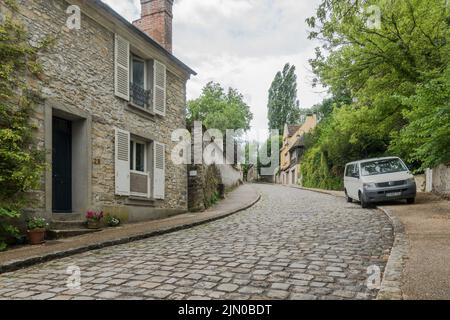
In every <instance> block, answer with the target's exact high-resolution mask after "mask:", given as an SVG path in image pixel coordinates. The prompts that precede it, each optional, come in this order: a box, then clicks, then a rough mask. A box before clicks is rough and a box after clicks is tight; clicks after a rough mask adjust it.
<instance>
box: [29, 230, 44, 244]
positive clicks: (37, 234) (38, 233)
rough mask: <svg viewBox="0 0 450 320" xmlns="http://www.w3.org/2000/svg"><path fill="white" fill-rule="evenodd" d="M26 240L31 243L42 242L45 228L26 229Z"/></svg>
mask: <svg viewBox="0 0 450 320" xmlns="http://www.w3.org/2000/svg"><path fill="white" fill-rule="evenodd" d="M27 234H28V241H29V242H30V244H31V245H37V244H43V243H44V242H45V229H34V230H28V232H27Z"/></svg>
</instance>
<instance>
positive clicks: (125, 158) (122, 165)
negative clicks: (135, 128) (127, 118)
mask: <svg viewBox="0 0 450 320" xmlns="http://www.w3.org/2000/svg"><path fill="white" fill-rule="evenodd" d="M115 147H116V148H115V171H116V179H115V184H116V194H117V195H121V196H129V195H130V161H131V159H130V133H129V132H128V131H124V130H120V129H116V138H115Z"/></svg>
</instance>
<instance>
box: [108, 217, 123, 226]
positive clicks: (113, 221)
mask: <svg viewBox="0 0 450 320" xmlns="http://www.w3.org/2000/svg"><path fill="white" fill-rule="evenodd" d="M106 223H107V224H108V226H110V227H118V226H119V225H120V219H119V218H117V217H115V216H112V215H108V216H107V217H106Z"/></svg>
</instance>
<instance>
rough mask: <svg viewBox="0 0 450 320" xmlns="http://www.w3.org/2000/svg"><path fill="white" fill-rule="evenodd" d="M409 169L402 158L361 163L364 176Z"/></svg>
mask: <svg viewBox="0 0 450 320" xmlns="http://www.w3.org/2000/svg"><path fill="white" fill-rule="evenodd" d="M402 171H408V168H406V166H405V165H404V164H403V162H402V161H401V160H400V159H395V158H394V159H383V160H375V161H368V162H362V163H361V174H362V175H363V176H374V175H377V174H384V173H394V172H402Z"/></svg>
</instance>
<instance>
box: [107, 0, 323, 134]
mask: <svg viewBox="0 0 450 320" xmlns="http://www.w3.org/2000/svg"><path fill="white" fill-rule="evenodd" d="M104 1H105V2H106V3H108V4H110V5H111V6H112V7H113V8H114V9H116V10H117V11H118V12H119V13H121V14H122V15H124V16H125V17H126V18H128V19H129V20H134V19H136V18H138V17H139V11H140V4H139V3H140V2H139V0H127V1H118V0H104ZM319 2H320V0H309V1H300V0H175V5H174V21H173V23H174V25H173V30H174V39H173V41H174V54H175V55H176V56H177V57H178V58H180V59H181V60H182V61H183V62H185V63H186V64H188V65H189V66H190V67H192V68H193V69H194V70H196V71H197V72H198V76H196V77H194V78H193V79H192V80H190V81H189V83H188V99H193V98H196V97H197V96H198V95H199V94H200V93H201V89H202V87H203V86H204V85H205V84H206V83H207V82H209V81H215V82H219V83H221V84H222V85H223V86H232V87H234V88H236V89H238V90H239V91H240V92H241V93H242V94H243V95H244V97H245V99H246V102H247V103H248V104H249V105H250V106H251V109H252V112H253V113H254V120H253V122H252V130H253V131H257V130H258V129H262V130H267V123H268V121H267V99H268V90H269V87H270V84H271V82H272V80H273V78H274V76H275V74H276V73H277V71H279V70H281V69H282V68H283V66H284V64H285V63H287V62H289V63H291V64H294V65H296V67H297V76H298V88H299V92H298V97H299V100H300V105H301V107H302V108H307V107H311V106H313V105H314V104H316V103H318V102H320V101H321V100H322V99H323V98H324V97H325V96H326V94H325V93H324V92H319V90H320V89H314V88H312V86H311V82H312V81H311V79H312V77H313V75H312V73H311V70H310V66H309V63H308V60H309V59H310V58H312V57H313V56H314V48H315V47H316V46H317V45H318V44H317V43H314V42H312V41H310V40H308V39H307V34H308V32H307V31H308V30H307V25H306V22H305V19H306V18H308V17H309V16H311V15H313V14H314V12H315V8H316V7H317V6H318V4H319Z"/></svg>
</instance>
